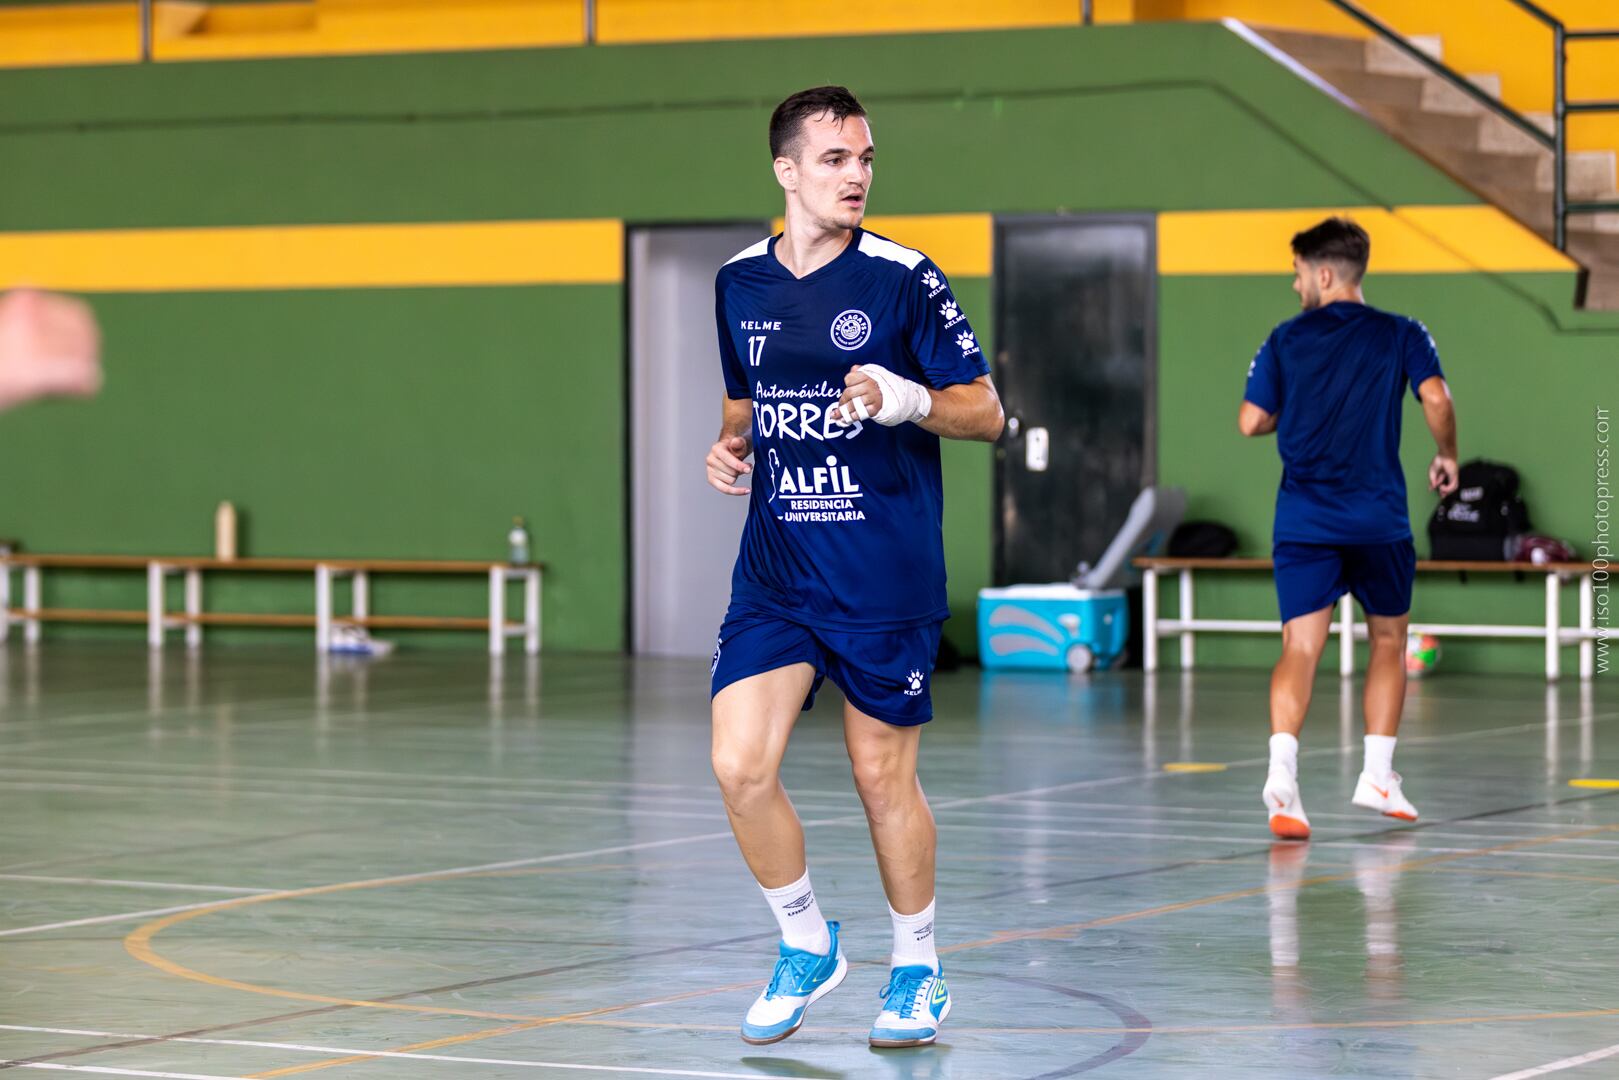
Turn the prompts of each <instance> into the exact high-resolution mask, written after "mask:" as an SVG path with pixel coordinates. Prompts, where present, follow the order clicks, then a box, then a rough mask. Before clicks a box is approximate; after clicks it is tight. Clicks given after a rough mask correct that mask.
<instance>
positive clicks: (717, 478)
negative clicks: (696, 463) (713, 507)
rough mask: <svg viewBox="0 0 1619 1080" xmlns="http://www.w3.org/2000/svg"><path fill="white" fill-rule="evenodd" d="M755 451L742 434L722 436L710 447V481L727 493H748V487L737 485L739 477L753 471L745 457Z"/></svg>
mask: <svg viewBox="0 0 1619 1080" xmlns="http://www.w3.org/2000/svg"><path fill="white" fill-rule="evenodd" d="M752 452H753V449H752V447H750V446H749V445H748V440H747V438H745V437H744V436H741V435H732V436H730V437H728V438H722V439H720V441H719V442H717V443H715V444H714V445H713V446H711V447H709V448H708V482H709V484H710V485H711V486H712V487H714V489H715V490H717V491H723V492H725V494H727V495H746V494H747V493H748V489H747V488H745V487H737V486H736V480H737V477H739V476H741V475H743V474H744V473H750V472H752V471H753V466H752V465H749V464H748V463H747V462H746V461H745V460H743V459H744V458H746V457H747V456H748V455H749V454H750V453H752Z"/></svg>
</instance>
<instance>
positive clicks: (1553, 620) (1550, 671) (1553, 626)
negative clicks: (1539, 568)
mask: <svg viewBox="0 0 1619 1080" xmlns="http://www.w3.org/2000/svg"><path fill="white" fill-rule="evenodd" d="M1559 584H1560V583H1559V581H1558V580H1557V575H1556V574H1555V573H1553V574H1547V575H1546V681H1547V682H1552V681H1554V680H1556V678H1557V676H1558V675H1559V673H1560V672H1559V667H1560V665H1561V660H1562V656H1561V645H1562V643H1561V642H1560V641H1559V640H1558V638H1559V627H1558V620H1559V619H1560V618H1561V616H1562V612H1561V611H1560V610H1559V607H1560V604H1559V601H1560V600H1561V596H1560V595H1559V589H1558V586H1559Z"/></svg>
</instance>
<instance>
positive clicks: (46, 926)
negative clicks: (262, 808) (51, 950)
mask: <svg viewBox="0 0 1619 1080" xmlns="http://www.w3.org/2000/svg"><path fill="white" fill-rule="evenodd" d="M221 903H224V901H222V900H203V901H201V902H200V903H196V904H181V905H179V906H178V907H165V908H151V909H149V910H146V911H125V912H121V913H119V914H117V915H95V916H92V917H90V918H87V919H69V920H68V921H67V922H56V923H42V924H40V925H39V926H14V927H12V928H11V929H9V930H0V937H13V936H15V935H17V934H37V933H42V932H43V931H46V930H68V929H71V928H72V927H75V926H99V925H100V924H102V923H116V922H128V921H129V920H131V919H149V918H156V917H157V916H159V915H174V914H176V913H178V912H181V911H196V910H197V909H198V908H206V907H214V906H216V905H218V904H221Z"/></svg>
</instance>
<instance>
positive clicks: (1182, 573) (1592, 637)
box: [1134, 558, 1604, 680]
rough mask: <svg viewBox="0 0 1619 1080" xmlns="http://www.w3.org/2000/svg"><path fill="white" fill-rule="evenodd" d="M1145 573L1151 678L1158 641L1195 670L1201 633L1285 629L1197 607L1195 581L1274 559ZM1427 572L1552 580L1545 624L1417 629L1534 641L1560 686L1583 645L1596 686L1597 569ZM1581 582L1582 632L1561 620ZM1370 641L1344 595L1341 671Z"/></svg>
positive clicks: (1189, 563) (1155, 562)
mask: <svg viewBox="0 0 1619 1080" xmlns="http://www.w3.org/2000/svg"><path fill="white" fill-rule="evenodd" d="M1134 562H1135V565H1136V566H1138V567H1140V568H1141V571H1142V579H1141V604H1142V613H1143V614H1142V634H1141V640H1142V653H1143V656H1142V666H1143V667H1144V668H1145V669H1146V670H1148V671H1156V670H1158V639H1159V638H1167V637H1179V638H1180V647H1181V653H1180V660H1181V667H1182V668H1183V669H1190V668H1192V667H1193V666H1194V663H1195V660H1196V641H1197V635H1198V634H1200V633H1209V634H1252V633H1261V634H1263V633H1271V634H1274V633H1280V632H1281V629H1282V624H1281V622H1280V621H1279V620H1276V619H1200V618H1197V616H1196V609H1195V607H1194V605H1193V595H1192V593H1193V575H1194V574H1195V573H1196V572H1197V571H1199V570H1204V571H1234V570H1235V571H1249V572H1257V571H1265V572H1267V573H1268V572H1269V571H1270V570H1271V569H1272V565H1273V564H1272V563H1271V560H1269V559H1235V558H1228V559H1173V558H1139V559H1136V560H1134ZM1417 572H1418V573H1419V574H1421V573H1467V574H1534V575H1542V576H1544V577H1545V579H1546V613H1545V621H1544V622H1540V623H1535V624H1531V625H1522V624H1520V625H1514V626H1489V625H1483V624H1477V623H1418V622H1413V623H1412V624H1411V629H1412V630H1414V631H1416V632H1417V633H1419V634H1437V635H1441V636H1446V637H1480V638H1533V639H1537V640H1541V641H1544V643H1545V648H1546V678H1547V679H1548V680H1555V679H1556V678H1558V676H1559V674H1560V673H1561V659H1562V658H1561V656H1560V655H1559V650H1560V649H1561V648H1562V647H1563V646H1564V645H1574V644H1578V645H1579V648H1580V678H1582V679H1590V678H1591V677H1592V675H1593V674H1594V673H1595V657H1596V648H1595V646H1596V641H1597V638H1598V637H1599V636H1601V634H1602V633H1603V632H1604V631H1601V630H1598V629H1596V627H1595V625H1594V603H1593V594H1592V591H1591V574H1592V567H1591V565H1590V564H1589V563H1577V562H1574V563H1523V562H1456V561H1450V560H1443V559H1421V560H1418V561H1417ZM1166 573H1175V574H1178V575H1179V577H1180V608H1179V612H1178V617H1177V618H1174V619H1162V618H1159V616H1158V577H1159V575H1160V574H1166ZM1575 577H1577V578H1579V580H1580V624H1579V626H1578V627H1564V626H1562V625H1560V623H1561V619H1562V609H1561V604H1560V602H1561V599H1562V583H1563V582H1564V581H1565V580H1567V579H1570V578H1575ZM1357 640H1360V641H1364V640H1366V624H1365V623H1356V622H1355V610H1354V601H1353V600H1352V598H1351V597H1349V596H1347V595H1346V596H1345V597H1344V598H1343V600H1342V601H1340V602H1339V605H1338V671H1339V673H1340V674H1343V675H1352V674H1354V671H1355V641H1357Z"/></svg>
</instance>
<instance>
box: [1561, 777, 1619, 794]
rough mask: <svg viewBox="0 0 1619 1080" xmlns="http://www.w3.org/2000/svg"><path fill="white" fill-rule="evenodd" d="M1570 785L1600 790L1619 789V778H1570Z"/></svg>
mask: <svg viewBox="0 0 1619 1080" xmlns="http://www.w3.org/2000/svg"><path fill="white" fill-rule="evenodd" d="M1568 786H1569V787H1578V788H1596V789H1597V790H1599V791H1613V790H1616V789H1619V780H1597V779H1590V780H1570V781H1569V782H1568Z"/></svg>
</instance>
